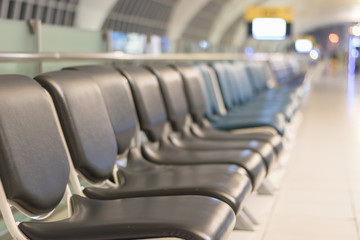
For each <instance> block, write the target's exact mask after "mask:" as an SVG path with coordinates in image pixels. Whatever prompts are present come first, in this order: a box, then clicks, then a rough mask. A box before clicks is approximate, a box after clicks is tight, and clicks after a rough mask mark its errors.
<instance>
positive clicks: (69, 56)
mask: <svg viewBox="0 0 360 240" xmlns="http://www.w3.org/2000/svg"><path fill="white" fill-rule="evenodd" d="M268 58H269V54H265V53H256V54H253V55H252V56H248V55H246V54H240V53H238V54H235V53H234V54H232V53H179V54H173V53H164V54H157V55H154V54H127V53H123V52H104V53H59V52H48V53H0V62H33V61H35V62H41V61H69V60H71V61H72V60H75V61H83V60H98V61H100V60H104V61H216V60H223V61H225V60H249V59H254V60H259V61H265V60H267V59H268Z"/></svg>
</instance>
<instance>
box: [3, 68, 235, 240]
mask: <svg viewBox="0 0 360 240" xmlns="http://www.w3.org/2000/svg"><path fill="white" fill-rule="evenodd" d="M73 93H74V92H72V93H70V94H67V95H65V97H66V98H67V99H71V98H72V97H74V95H73ZM0 116H1V117H0V132H1V137H0V139H1V141H0V149H1V151H0V159H1V161H0V177H1V184H0V186H1V187H0V191H1V192H2V195H3V196H6V197H7V199H3V198H1V200H0V201H1V206H0V208H1V211H2V214H3V218H4V221H5V223H6V225H7V226H8V227H9V231H10V232H11V234H12V236H13V237H14V238H15V239H29V238H30V239H138V238H151V237H179V238H185V239H225V238H226V237H227V235H228V234H229V233H230V232H231V230H232V229H233V226H234V223H235V216H234V213H233V211H232V209H231V208H230V207H229V206H228V205H227V204H225V203H223V202H222V201H219V200H217V199H214V198H209V197H203V196H177V197H153V198H137V199H122V200H109V201H100V200H92V199H86V198H84V197H81V196H78V195H74V196H72V197H71V199H70V205H71V206H70V208H71V212H72V214H71V217H69V218H66V219H64V220H60V221H56V222H37V221H35V222H21V223H19V225H17V224H16V223H15V220H14V218H13V216H9V215H8V213H9V212H11V209H10V205H9V204H8V202H7V200H8V201H9V202H11V204H12V205H13V206H15V207H16V208H17V209H18V210H20V211H22V212H23V213H25V214H27V215H30V216H36V215H42V216H45V215H46V214H48V213H51V211H52V210H53V209H54V208H55V207H56V206H57V205H58V204H59V202H60V201H61V199H62V197H63V195H64V192H65V190H66V185H67V182H68V177H69V169H70V168H69V159H68V157H67V153H66V148H65V145H64V142H63V140H62V137H61V134H60V130H59V128H58V124H57V122H56V118H55V114H54V109H53V107H52V104H51V102H50V100H49V97H48V95H47V94H46V93H45V91H44V89H43V88H41V86H40V85H39V84H37V83H36V82H35V81H33V80H32V79H29V78H27V77H23V76H19V75H3V76H1V77H0ZM89 137H91V136H89ZM114 146H115V147H116V145H114ZM67 193H69V191H67ZM4 211H6V214H4ZM194 213H196V214H194Z"/></svg>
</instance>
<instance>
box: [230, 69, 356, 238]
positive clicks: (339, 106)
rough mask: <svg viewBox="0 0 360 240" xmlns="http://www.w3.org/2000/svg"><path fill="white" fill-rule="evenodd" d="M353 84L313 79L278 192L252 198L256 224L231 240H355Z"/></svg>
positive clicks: (341, 76) (340, 77) (342, 75)
mask: <svg viewBox="0 0 360 240" xmlns="http://www.w3.org/2000/svg"><path fill="white" fill-rule="evenodd" d="M357 78H359V77H357ZM353 83H354V82H351V81H350V82H348V76H347V73H346V71H341V70H338V71H337V73H335V74H332V75H331V74H330V73H328V71H326V70H325V71H324V72H318V73H317V75H316V76H315V78H314V79H313V82H312V90H311V94H310V96H309V98H308V101H307V103H306V105H305V106H304V109H303V121H302V124H301V125H300V128H299V131H298V135H297V137H296V144H295V145H294V148H293V149H292V151H291V157H290V159H289V161H288V164H287V166H286V171H284V172H285V174H284V176H283V178H282V180H281V184H280V188H279V190H278V192H277V193H276V195H275V196H254V197H252V199H251V200H252V201H251V204H250V206H249V207H250V208H251V209H252V210H253V212H254V213H255V215H257V216H258V217H259V220H260V221H261V224H260V225H259V226H258V227H257V231H255V232H240V231H234V232H233V233H232V235H231V236H230V239H231V240H235V239H238V240H243V239H244V240H305V239H306V240H315V239H316V240H356V239H357V240H359V239H360V234H359V228H360V221H359V219H360V97H359V88H358V85H359V83H358V82H357V80H356V82H355V84H353ZM354 85H355V87H354Z"/></svg>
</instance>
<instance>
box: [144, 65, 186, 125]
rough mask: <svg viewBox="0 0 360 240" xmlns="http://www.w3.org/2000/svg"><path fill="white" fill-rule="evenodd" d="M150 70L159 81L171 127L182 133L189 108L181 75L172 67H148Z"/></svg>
mask: <svg viewBox="0 0 360 240" xmlns="http://www.w3.org/2000/svg"><path fill="white" fill-rule="evenodd" d="M148 69H150V71H152V72H153V73H154V74H155V76H156V77H157V79H158V80H159V83H160V88H161V93H162V96H163V98H164V103H165V106H166V110H167V115H168V119H169V121H170V123H171V126H172V127H173V129H174V130H175V131H182V130H183V128H184V125H185V121H186V116H187V115H189V107H188V103H187V100H186V96H185V89H184V84H183V82H182V79H181V75H180V73H179V72H178V71H176V70H175V69H173V68H171V67H170V66H148Z"/></svg>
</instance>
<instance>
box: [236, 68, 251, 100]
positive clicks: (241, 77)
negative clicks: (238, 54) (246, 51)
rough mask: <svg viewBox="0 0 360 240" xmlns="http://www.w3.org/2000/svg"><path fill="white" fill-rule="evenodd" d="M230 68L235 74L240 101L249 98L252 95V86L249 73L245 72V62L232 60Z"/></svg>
mask: <svg viewBox="0 0 360 240" xmlns="http://www.w3.org/2000/svg"><path fill="white" fill-rule="evenodd" d="M232 66H233V67H232V69H233V71H234V74H235V76H236V84H237V85H238V89H239V93H240V94H241V95H240V101H241V103H245V102H248V101H250V100H251V98H252V96H253V91H254V90H253V88H252V85H251V83H250V79H249V75H248V73H247V72H246V68H245V64H244V63H243V62H234V63H233V64H232Z"/></svg>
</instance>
